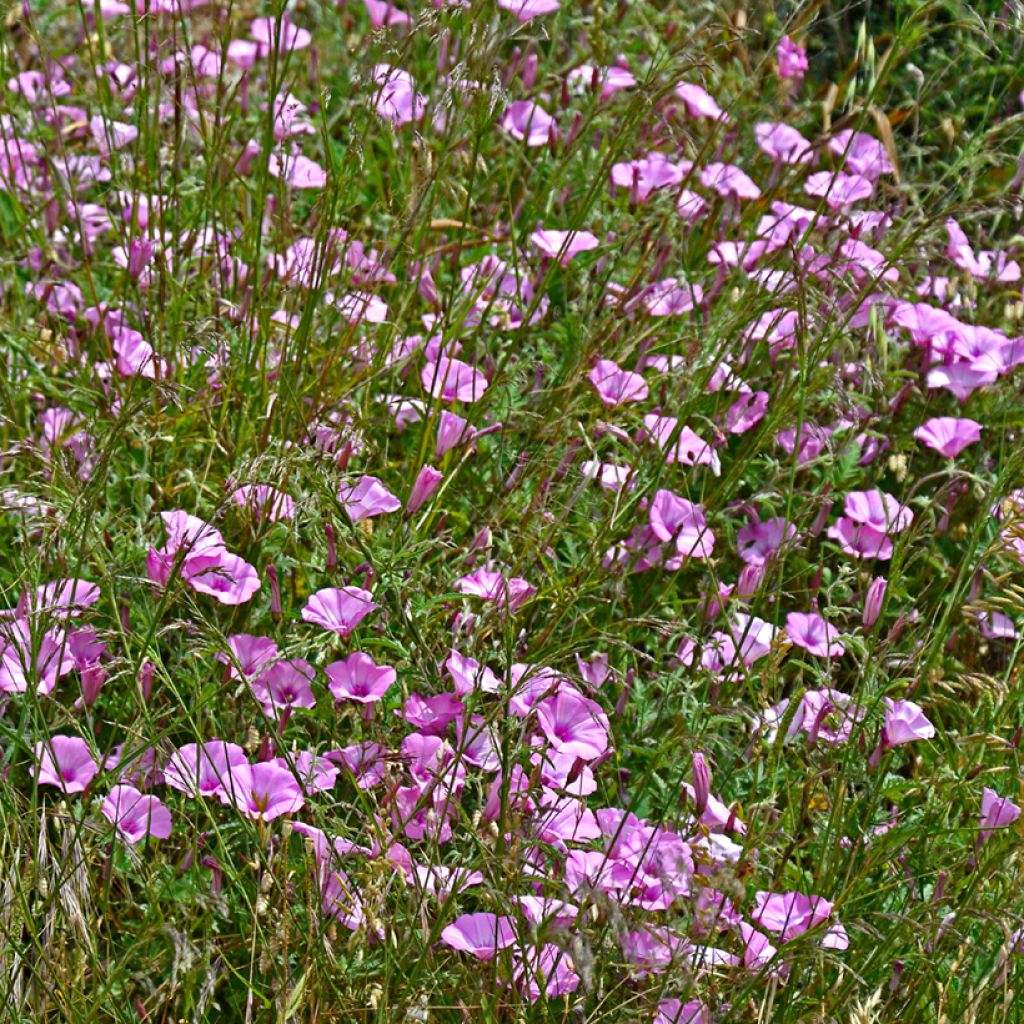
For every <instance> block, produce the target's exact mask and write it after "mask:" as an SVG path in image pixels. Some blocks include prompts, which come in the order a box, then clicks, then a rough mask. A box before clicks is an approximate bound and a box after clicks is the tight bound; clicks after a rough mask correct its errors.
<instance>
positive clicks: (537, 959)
mask: <svg viewBox="0 0 1024 1024" xmlns="http://www.w3.org/2000/svg"><path fill="white" fill-rule="evenodd" d="M512 981H513V982H514V984H515V986H516V987H517V988H518V989H519V991H520V992H521V993H522V994H523V995H524V996H525V997H526V999H528V1000H529V1001H530V1002H531V1003H535V1002H537V1000H538V999H540V997H541V996H544V997H545V998H546V999H558V998H559V997H560V996H565V995H569V993H571V992H575V991H576V989H577V988H579V985H580V976H579V975H578V974H577V973H576V966H575V964H574V963H573V961H572V957H571V956H569V954H568V953H567V952H566V951H565V950H564V949H561V948H560V947H558V946H556V945H555V944H554V943H553V942H545V943H544V944H543V945H541V946H540V948H539V949H538V948H531V947H524V948H523V949H520V950H516V952H515V954H514V956H513V957H512Z"/></svg>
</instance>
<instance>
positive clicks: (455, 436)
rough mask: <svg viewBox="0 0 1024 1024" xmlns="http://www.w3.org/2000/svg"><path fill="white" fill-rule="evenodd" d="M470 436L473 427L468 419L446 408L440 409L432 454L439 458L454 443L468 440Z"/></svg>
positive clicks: (448, 450) (454, 444) (449, 449)
mask: <svg viewBox="0 0 1024 1024" xmlns="http://www.w3.org/2000/svg"><path fill="white" fill-rule="evenodd" d="M472 436H473V428H472V427H471V426H470V425H469V421H468V420H466V419H464V418H463V417H462V416H459V415H457V414H456V413H454V412H449V411H448V410H447V409H442V410H441V415H440V416H438V418H437V443H436V444H435V445H434V455H435V456H436V457H437V458H441V456H442V455H445V454H447V453H448V452H450V451H451V450H452V449H453V448H454V447H455V446H456V445H459V444H462V443H463V442H464V441H468V440H469V439H470V438H471V437H472Z"/></svg>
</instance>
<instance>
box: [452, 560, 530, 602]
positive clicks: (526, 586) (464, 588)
mask: <svg viewBox="0 0 1024 1024" xmlns="http://www.w3.org/2000/svg"><path fill="white" fill-rule="evenodd" d="M455 589H456V590H457V591H458V592H459V593H460V594H467V595H469V596H470V597H480V598H483V599H484V600H485V601H493V602H494V603H495V604H497V605H499V606H501V607H503V608H504V607H507V608H508V610H509V611H513V612H514V611H516V610H517V609H518V608H519V607H520V606H521V605H523V604H524V603H525V602H526V601H528V600H529V599H530V598H531V597H532V596H533V595H534V594H535V593H537V588H536V587H535V586H533V585H532V584H531V583H528V582H527V581H526V580H524V579H522V578H520V577H518V576H513V577H511V578H510V579H506V578H505V576H503V575H502V574H501V573H500V572H495V571H494V570H492V569H477V570H476V572H474V573H471V574H470V575H468V576H463V577H462V578H461V579H458V580H456V581H455Z"/></svg>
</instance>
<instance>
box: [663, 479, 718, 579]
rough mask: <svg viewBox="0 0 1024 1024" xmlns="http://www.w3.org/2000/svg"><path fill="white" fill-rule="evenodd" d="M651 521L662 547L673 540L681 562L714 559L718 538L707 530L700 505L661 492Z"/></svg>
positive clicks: (675, 495) (666, 492) (669, 493)
mask: <svg viewBox="0 0 1024 1024" xmlns="http://www.w3.org/2000/svg"><path fill="white" fill-rule="evenodd" d="M649 517H650V525H651V530H652V532H653V533H654V536H655V537H656V538H657V539H658V540H659V541H661V542H662V543H669V542H670V541H673V540H674V541H675V545H676V554H677V555H678V556H679V557H680V558H692V557H696V558H710V557H711V555H712V553H713V551H714V547H715V535H714V534H713V533H712V532H711V530H709V529H708V524H707V520H706V519H705V518H704V510H703V509H702V508H701V507H700V505H695V504H694V503H693V502H691V501H688V500H687V499H686V498H680V497H679V496H678V495H677V494H673V493H672V492H671V491H668V490H664V489H662V490H659V491H657V492H656V493H655V495H654V499H653V500H652V502H651V507H650V512H649ZM669 568H671V566H669Z"/></svg>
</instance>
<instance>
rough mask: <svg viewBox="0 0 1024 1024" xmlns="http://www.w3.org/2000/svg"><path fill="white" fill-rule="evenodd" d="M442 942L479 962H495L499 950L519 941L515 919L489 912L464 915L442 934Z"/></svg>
mask: <svg viewBox="0 0 1024 1024" xmlns="http://www.w3.org/2000/svg"><path fill="white" fill-rule="evenodd" d="M441 941H442V942H443V943H444V944H445V945H446V946H451V948H452V949H458V950H461V951H462V952H463V953H471V954H472V955H473V956H475V957H476V958H477V959H478V960H492V959H493V958H494V955H495V953H497V952H498V950H499V949H506V948H507V947H509V946H511V945H512V944H513V943H514V942H515V941H516V933H515V928H514V926H513V924H512V920H511V918H508V917H498V916H497V915H496V914H490V913H486V912H484V913H479V914H463V915H462V916H461V917H457V918H456V919H455V920H454V921H453V922H452V923H451V924H450V925H448V927H447V928H445V929H444V931H442V932H441Z"/></svg>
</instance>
